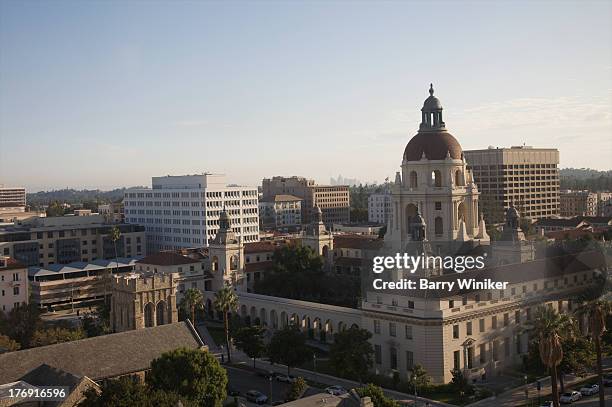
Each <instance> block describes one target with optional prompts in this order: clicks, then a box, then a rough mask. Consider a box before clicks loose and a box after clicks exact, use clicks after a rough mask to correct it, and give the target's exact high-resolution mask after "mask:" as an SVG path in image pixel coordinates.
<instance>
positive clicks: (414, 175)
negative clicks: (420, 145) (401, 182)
mask: <svg viewBox="0 0 612 407" xmlns="http://www.w3.org/2000/svg"><path fill="white" fill-rule="evenodd" d="M418 186H419V183H418V178H417V173H416V171H411V172H410V188H417V187H418Z"/></svg>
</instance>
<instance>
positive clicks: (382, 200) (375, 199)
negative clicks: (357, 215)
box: [368, 191, 391, 225]
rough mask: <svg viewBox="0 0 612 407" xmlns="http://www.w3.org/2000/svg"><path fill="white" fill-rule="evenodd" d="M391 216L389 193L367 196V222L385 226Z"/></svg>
mask: <svg viewBox="0 0 612 407" xmlns="http://www.w3.org/2000/svg"><path fill="white" fill-rule="evenodd" d="M390 215H391V193H390V191H383V192H379V193H374V194H370V196H368V222H373V223H379V224H382V225H386V224H387V222H388V221H389V216H390Z"/></svg>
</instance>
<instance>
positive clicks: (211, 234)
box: [123, 173, 259, 253]
mask: <svg viewBox="0 0 612 407" xmlns="http://www.w3.org/2000/svg"><path fill="white" fill-rule="evenodd" d="M123 203H124V206H125V219H126V222H128V223H137V224H141V225H144V226H145V229H146V234H147V251H148V252H149V253H152V252H154V251H159V250H173V249H181V248H193V247H206V246H208V244H209V243H210V242H212V240H213V239H214V238H215V235H216V234H217V231H218V230H219V215H220V214H221V211H222V210H223V208H225V209H226V210H227V213H228V215H229V217H230V223H231V228H232V231H233V232H234V233H236V235H237V236H239V237H240V238H241V239H242V241H243V242H245V243H246V242H256V241H259V213H258V197H257V188H256V187H245V186H237V185H228V184H226V180H225V175H222V174H208V173H206V174H201V175H179V176H170V175H168V176H165V177H153V178H152V188H142V189H130V190H129V191H127V192H126V193H125V199H124V202H123Z"/></svg>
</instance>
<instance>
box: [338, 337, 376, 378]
mask: <svg viewBox="0 0 612 407" xmlns="http://www.w3.org/2000/svg"><path fill="white" fill-rule="evenodd" d="M371 337H372V334H371V333H370V332H369V331H368V330H366V329H362V328H357V327H355V326H353V327H351V328H350V329H346V330H344V331H340V332H338V333H336V334H334V343H333V344H332V345H331V347H330V351H329V356H330V365H331V366H332V368H333V369H334V371H335V372H336V374H337V375H338V376H341V377H347V378H351V379H356V380H363V379H364V378H365V377H366V376H367V374H368V371H369V369H370V367H372V355H373V354H374V349H373V348H372V344H371V343H370V342H369V339H370V338H371Z"/></svg>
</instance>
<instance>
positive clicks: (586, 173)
mask: <svg viewBox="0 0 612 407" xmlns="http://www.w3.org/2000/svg"><path fill="white" fill-rule="evenodd" d="M559 177H560V182H561V189H586V190H589V191H592V192H598V191H612V170H608V171H597V170H592V169H590V168H563V169H561V170H559Z"/></svg>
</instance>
